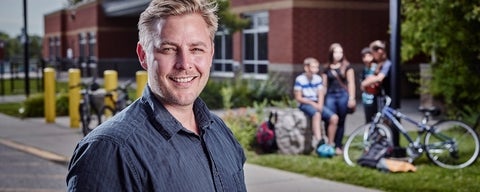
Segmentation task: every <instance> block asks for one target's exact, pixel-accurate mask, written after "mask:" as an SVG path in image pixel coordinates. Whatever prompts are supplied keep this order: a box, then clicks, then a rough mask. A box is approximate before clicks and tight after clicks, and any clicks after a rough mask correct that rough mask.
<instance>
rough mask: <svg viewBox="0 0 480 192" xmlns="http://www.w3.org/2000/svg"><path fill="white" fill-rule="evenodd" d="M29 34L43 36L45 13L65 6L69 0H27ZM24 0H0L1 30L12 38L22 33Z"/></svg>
mask: <svg viewBox="0 0 480 192" xmlns="http://www.w3.org/2000/svg"><path fill="white" fill-rule="evenodd" d="M26 1H27V30H28V34H29V35H39V36H42V37H43V34H44V30H43V29H44V27H43V15H45V14H47V13H51V12H54V11H57V10H60V9H62V8H64V7H65V6H66V4H67V0H26ZM23 22H24V21H23V0H0V31H2V32H4V33H7V34H8V35H9V36H10V38H12V37H16V36H17V35H20V33H21V30H22V28H23Z"/></svg>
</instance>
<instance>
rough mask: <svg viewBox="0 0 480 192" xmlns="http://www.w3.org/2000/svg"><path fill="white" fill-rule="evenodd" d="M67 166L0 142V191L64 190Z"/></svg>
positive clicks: (46, 191)
mask: <svg viewBox="0 0 480 192" xmlns="http://www.w3.org/2000/svg"><path fill="white" fill-rule="evenodd" d="M66 173H67V167H66V165H63V164H58V163H54V162H52V161H49V160H46V159H42V158H39V157H37V156H35V155H31V154H29V153H25V152H22V151H19V150H17V149H13V148H10V147H8V146H6V145H4V144H0V191H4V192H10V191H16V192H27V191H28V192H57V191H58V192H60V191H65V189H66V183H65V175H66Z"/></svg>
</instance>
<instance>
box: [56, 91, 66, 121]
mask: <svg viewBox="0 0 480 192" xmlns="http://www.w3.org/2000/svg"><path fill="white" fill-rule="evenodd" d="M56 102H57V103H56V106H55V107H56V113H57V116H65V115H68V107H69V104H68V94H67V93H60V94H58V95H57V100H56Z"/></svg>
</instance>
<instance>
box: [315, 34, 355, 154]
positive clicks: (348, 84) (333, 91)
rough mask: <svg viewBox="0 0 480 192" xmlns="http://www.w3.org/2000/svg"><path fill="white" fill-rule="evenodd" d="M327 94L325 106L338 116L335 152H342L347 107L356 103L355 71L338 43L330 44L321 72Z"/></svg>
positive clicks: (351, 107)
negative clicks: (325, 63)
mask: <svg viewBox="0 0 480 192" xmlns="http://www.w3.org/2000/svg"><path fill="white" fill-rule="evenodd" d="M322 77H323V80H324V81H325V86H326V87H327V94H326V96H325V106H326V107H328V108H329V109H331V110H332V111H333V112H335V113H336V114H337V115H338V117H339V120H338V127H337V132H336V134H335V152H336V154H337V155H341V154H343V149H342V148H343V144H342V140H343V136H344V133H345V120H346V118H347V114H348V109H349V108H350V109H353V108H354V107H355V106H356V105H357V104H356V100H355V72H354V70H353V68H352V66H351V65H350V63H349V62H348V61H347V59H346V57H345V54H344V53H343V47H342V46H341V45H340V44H339V43H333V44H332V45H330V48H329V53H328V63H327V66H326V67H325V71H324V72H323V73H322Z"/></svg>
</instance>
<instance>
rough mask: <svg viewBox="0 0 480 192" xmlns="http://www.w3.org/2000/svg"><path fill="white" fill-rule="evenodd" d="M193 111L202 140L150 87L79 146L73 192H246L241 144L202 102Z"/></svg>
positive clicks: (71, 166) (72, 165)
mask: <svg viewBox="0 0 480 192" xmlns="http://www.w3.org/2000/svg"><path fill="white" fill-rule="evenodd" d="M193 110H194V112H195V118H196V121H197V125H198V128H199V132H200V135H196V134H194V133H193V132H191V131H188V130H187V129H185V128H184V127H183V126H182V125H181V124H180V122H179V121H177V120H176V119H175V118H174V117H173V116H172V115H171V114H170V113H169V112H168V111H167V110H166V109H165V108H164V107H163V105H162V104H160V102H158V100H157V99H155V97H154V96H153V94H152V93H151V91H150V90H149V88H148V86H147V87H146V88H145V91H144V94H143V96H142V98H140V99H138V100H137V101H135V102H134V103H132V104H131V105H130V106H129V107H128V108H126V109H125V110H123V111H122V112H120V113H119V114H117V115H115V116H114V117H113V118H112V119H111V120H109V121H107V122H105V123H102V124H101V125H100V126H99V127H98V128H96V129H94V130H93V131H92V132H91V133H89V134H88V135H87V136H86V137H85V138H83V139H82V140H81V141H80V142H79V144H78V145H77V147H76V149H75V151H74V154H73V156H72V159H71V161H70V164H69V167H68V170H69V172H68V175H67V188H68V191H124V192H125V191H189V192H190V191H204V192H212V191H228V192H230V191H242V192H243V191H246V187H245V181H244V173H243V165H244V163H245V160H246V158H245V154H244V152H243V150H242V148H241V146H240V144H239V143H238V142H237V140H236V139H235V138H234V136H233V134H232V132H231V131H230V129H229V128H228V127H227V126H226V125H225V124H224V122H223V121H222V120H221V119H220V118H219V117H218V116H216V115H214V114H213V113H210V111H209V110H208V108H207V107H206V106H205V103H204V102H203V101H201V99H197V100H196V101H195V103H194V108H193Z"/></svg>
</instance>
